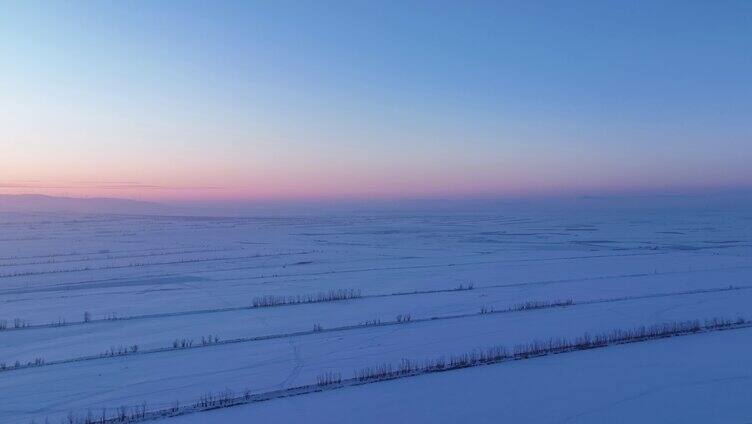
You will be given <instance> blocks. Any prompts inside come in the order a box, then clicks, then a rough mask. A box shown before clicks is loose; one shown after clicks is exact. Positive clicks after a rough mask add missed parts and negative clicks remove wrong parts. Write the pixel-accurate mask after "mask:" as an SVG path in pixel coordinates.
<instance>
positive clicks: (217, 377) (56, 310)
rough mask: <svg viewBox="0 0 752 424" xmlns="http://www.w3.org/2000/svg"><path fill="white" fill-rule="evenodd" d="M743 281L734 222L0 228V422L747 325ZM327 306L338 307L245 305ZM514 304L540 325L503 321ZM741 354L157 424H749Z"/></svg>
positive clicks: (560, 216) (548, 372)
mask: <svg viewBox="0 0 752 424" xmlns="http://www.w3.org/2000/svg"><path fill="white" fill-rule="evenodd" d="M750 277H752V213H745V212H744V211H741V212H739V211H737V212H728V211H724V210H720V211H717V210H716V211H706V210H691V211H690V210H686V211H684V210H680V211H674V212H673V213H670V214H669V213H665V211H659V212H655V213H650V212H645V211H634V210H629V211H620V212H614V211H611V212H608V213H606V212H593V211H587V212H583V211H578V212H572V211H567V212H566V213H564V212H561V213H557V212H556V211H553V212H552V211H548V212H546V213H543V212H540V213H536V214H524V213H512V212H510V213H473V214H470V213H447V214H439V213H429V214H425V213H421V214H417V213H413V214H411V213H403V214H396V213H394V214H386V213H380V214H366V213H359V214H348V215H345V214H332V215H310V216H297V217H241V218H238V217H190V216H139V215H101V214H81V213H78V214H70V213H54V214H52V213H12V212H6V213H0V328H2V330H0V393H2V397H0V422H2V423H9V424H11V423H12V424H15V423H23V424H27V423H30V422H32V420H35V421H36V422H38V423H41V422H44V420H45V419H49V420H50V422H52V423H57V422H60V421H61V420H65V419H67V417H68V416H69V415H70V414H74V415H76V416H78V417H85V416H86V414H87V413H89V411H93V412H92V413H93V414H94V415H95V416H96V415H97V414H101V411H102V410H105V411H111V412H110V413H114V411H115V410H116V409H117V408H119V407H121V406H127V407H129V408H136V407H139V406H141V405H144V403H145V404H146V407H147V408H149V409H150V410H152V409H162V408H170V406H171V405H175V404H176V403H179V404H183V405H184V404H190V403H191V402H195V401H196V400H197V399H199V398H200V397H201V396H203V395H205V394H207V393H209V392H213V393H217V392H220V391H226V390H231V391H233V392H234V393H243V392H249V393H265V392H269V391H274V390H280V389H286V388H294V387H297V386H304V385H309V384H315V383H316V381H317V378H318V376H320V375H321V374H322V373H324V372H327V371H329V372H335V373H340V374H341V375H342V377H343V378H349V377H352V376H353V375H354V373H355V372H356V371H357V370H358V369H361V368H363V367H368V366H374V365H380V364H399V363H400V361H401V360H402V359H405V358H406V359H411V360H416V361H420V360H424V359H429V358H436V357H439V356H443V355H447V356H448V355H453V354H461V353H464V352H468V351H471V350H473V349H476V348H483V347H488V346H494V345H505V346H514V345H516V344H520V343H525V342H528V341H532V340H536V339H538V340H544V339H548V338H558V337H576V336H578V335H581V334H583V333H599V332H608V331H610V330H612V329H620V328H632V327H635V326H640V325H651V324H659V323H665V322H672V321H680V320H694V319H699V320H705V319H709V318H713V317H724V318H729V319H736V318H738V317H742V318H745V319H752V313H750V308H749V305H750V304H751V302H752V278H750ZM336 290H341V291H344V292H347V293H354V295H353V296H349V297H350V298H348V299H344V300H336V299H332V300H329V301H321V302H313V303H305V304H293V305H278V306H271V307H258V306H256V307H255V306H254V302H258V300H259V298H260V297H262V296H275V299H287V298H288V297H291V298H297V297H298V296H306V295H312V296H313V297H314V298H315V297H317V296H319V293H323V295H322V296H323V297H324V298H326V294H327V293H330V292H331V291H336ZM324 300H326V299H324ZM532 301H535V302H542V303H541V304H542V305H549V306H551V307H540V308H533V309H525V308H521V307H520V306H521V305H524V304H525V303H526V302H532ZM551 303H553V304H554V305H550V304H551ZM406 316H409V318H408V319H405V317H406ZM751 335H752V330H749V329H734V330H728V331H720V332H714V333H712V334H710V333H708V334H697V335H689V336H686V337H679V338H671V339H665V340H654V341H645V342H641V343H635V344H630V345H620V346H613V347H606V348H603V349H597V350H592V351H583V352H571V353H566V354H561V355H554V356H552V357H544V358H533V359H529V360H525V361H517V362H514V363H501V364H495V365H487V366H481V367H476V368H468V369H461V370H454V371H450V372H443V373H439V374H430V375H422V376H417V377H411V378H405V379H400V380H396V381H387V382H378V383H373V384H368V385H363V386H358V387H347V388H342V389H336V390H327V391H324V392H322V393H312V394H306V395H301V396H297V397H294V398H287V399H277V400H269V401H265V402H260V403H254V404H249V405H243V406H237V407H232V408H225V409H220V410H215V411H210V412H199V413H194V414H190V415H185V416H181V417H174V418H169V419H168V421H167V422H171V421H174V422H175V423H186V424H187V423H199V422H201V423H224V422H250V421H259V422H303V421H307V422H352V421H356V420H357V421H363V422H411V423H415V422H457V421H459V420H460V419H462V420H465V419H471V420H473V421H477V422H498V421H504V420H512V421H524V422H546V423H548V422H552V423H553V422H606V421H608V422H635V421H642V422H672V421H673V422H684V423H686V422H708V421H716V420H715V419H713V417H717V418H718V420H720V421H727V422H728V421H730V422H748V421H752V407H750V406H749V405H747V403H746V402H745V401H744V399H748V398H749V396H750V395H751V394H752V384H750V380H749V370H750V369H752V359H750V358H752V356H750V355H749V353H752V352H750V349H752V336H751ZM202 338H203V340H204V342H202ZM207 340H211V341H209V342H207ZM3 364H5V365H4V366H5V368H3ZM17 364H18V366H17ZM26 364H30V365H29V366H27V365H26ZM714 414H715V415H714Z"/></svg>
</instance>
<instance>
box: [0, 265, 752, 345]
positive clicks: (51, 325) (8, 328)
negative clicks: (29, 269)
mask: <svg viewBox="0 0 752 424" xmlns="http://www.w3.org/2000/svg"><path fill="white" fill-rule="evenodd" d="M651 275H652V274H651ZM500 287H508V286H506V285H496V286H483V287H477V288H476V287H474V286H473V285H472V284H469V285H462V284H460V285H459V286H457V287H455V288H450V289H436V290H424V291H412V292H397V293H387V294H370V295H369V294H365V295H359V296H357V297H353V298H351V299H372V298H383V297H392V296H412V295H424V294H437V293H450V292H457V291H466V290H484V289H494V288H500ZM750 289H752V285H750V286H731V285H730V286H726V287H716V288H710V289H696V290H687V291H679V292H664V293H654V294H646V295H635V296H622V297H616V298H606V299H594V300H585V301H581V302H576V304H578V305H586V304H594V303H609V302H620V301H625V300H639V299H651V298H659V297H671V296H684V295H693V294H703V293H719V292H726V291H737V290H750ZM342 290H345V291H349V290H354V289H342ZM335 291H336V290H335ZM356 291H357V290H356ZM357 292H358V293H360V292H359V291H357ZM305 296H311V295H303V296H302V297H305ZM313 296H318V294H316V295H313ZM294 297H295V298H297V297H298V296H294ZM331 301H332V302H336V301H338V299H333V300H331ZM322 302H324V301H322ZM311 303H314V302H311ZM300 304H306V302H302V303H283V304H277V305H273V306H295V305H300ZM559 306H566V305H559ZM258 308H261V306H253V305H250V306H234V307H229V308H216V309H196V310H192V311H179V312H165V313H158V314H144V315H132V316H125V317H118V316H116V315H115V313H114V312H111V313H107V314H105V315H104V316H103V317H102V318H99V319H93V318H91V316H89V320H88V321H86V317H84V320H83V321H71V322H65V321H64V320H58V321H55V322H52V323H48V324H30V323H29V322H28V321H24V320H20V319H18V318H16V319H14V322H15V321H16V320H19V321H20V322H22V323H23V325H22V326H20V327H15V326H10V325H8V323H7V322H6V323H5V327H3V326H2V323H3V322H5V321H0V331H4V330H5V331H12V330H35V329H42V328H54V327H68V326H74V325H86V324H90V323H104V322H109V321H130V320H139V319H158V318H168V317H176V316H188V315H203V314H213V313H222V312H237V311H244V310H250V309H258ZM489 309H490V308H489ZM533 309H535V308H533ZM505 311H506V310H505ZM487 312H488V311H487ZM492 312H500V311H492Z"/></svg>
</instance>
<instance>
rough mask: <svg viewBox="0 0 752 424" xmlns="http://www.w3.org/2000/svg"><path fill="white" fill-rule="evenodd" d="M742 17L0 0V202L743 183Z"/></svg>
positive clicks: (690, 5)
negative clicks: (12, 197)
mask: <svg viewBox="0 0 752 424" xmlns="http://www.w3.org/2000/svg"><path fill="white" fill-rule="evenodd" d="M750 44H752V2H745V1H739V2H732V1H719V2H688V1H683V2H670V1H660V2H621V1H620V2H609V1H598V2H596V1H592V2H501V1H497V2H459V1H454V2H436V1H432V2H428V1H426V2H355V1H351V2H313V1H312V2H305V1H295V2H285V1H275V2H167V1H155V2H75V1H74V2H9V1H3V2H0V53H2V54H1V55H0V65H1V66H2V71H0V72H2V74H0V75H2V78H1V79H0V90H1V91H2V92H3V93H5V94H4V95H3V96H2V97H1V98H0V112H2V113H1V115H2V116H3V117H4V118H0V124H2V127H3V128H4V129H0V140H1V141H0V155H1V156H3V157H5V158H6V160H7V163H6V164H4V166H3V167H2V168H0V190H4V191H5V192H40V193H50V194H66V195H84V196H87V195H113V196H118V195H122V196H126V197H136V198H148V199H162V198H168V199H169V198H180V199H212V198H217V199H225V200H226V199H242V200H248V199H262V198H263V199H266V198H306V199H309V198H322V197H323V198H340V197H341V198H352V197H357V198H400V197H447V196H449V197H452V196H460V197H463V196H464V197H478V196H480V197H489V196H490V197H514V196H528V195H551V194H562V193H565V194H577V195H579V194H592V193H597V194H599V193H612V192H613V193H621V192H673V191H677V190H715V189H728V188H749V187H751V186H752V167H750V166H749V165H748V162H749V160H750V159H751V158H752V124H751V123H750V119H749V111H750V110H752V53H750V52H751V50H750Z"/></svg>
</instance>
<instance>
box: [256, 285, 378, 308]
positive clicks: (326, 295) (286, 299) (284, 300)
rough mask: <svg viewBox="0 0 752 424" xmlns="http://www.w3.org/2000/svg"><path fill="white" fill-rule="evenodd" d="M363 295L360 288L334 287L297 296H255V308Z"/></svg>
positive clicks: (335, 299)
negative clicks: (326, 290)
mask: <svg viewBox="0 0 752 424" xmlns="http://www.w3.org/2000/svg"><path fill="white" fill-rule="evenodd" d="M361 297H363V296H362V295H361V293H360V290H359V289H332V290H329V291H328V292H319V293H315V294H303V295H300V294H299V295H295V296H275V295H266V296H257V297H254V298H253V301H252V302H251V306H252V307H253V308H268V307H272V306H284V305H300V304H306V303H321V302H335V301H339V300H350V299H360V298H361Z"/></svg>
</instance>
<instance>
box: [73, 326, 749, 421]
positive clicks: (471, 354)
mask: <svg viewBox="0 0 752 424" xmlns="http://www.w3.org/2000/svg"><path fill="white" fill-rule="evenodd" d="M750 327H752V322H750V321H747V320H745V319H744V318H737V319H735V320H730V319H724V318H711V319H708V320H705V321H704V322H701V321H700V320H689V321H677V322H668V323H663V324H655V325H649V326H644V325H643V326H639V327H634V328H629V329H615V330H612V331H609V332H604V333H598V334H593V335H591V334H588V333H585V334H582V335H580V336H578V337H574V338H564V337H562V338H551V339H548V340H533V341H531V342H528V343H523V344H518V345H515V346H513V347H511V348H508V347H506V346H491V347H487V348H482V349H474V350H471V351H468V352H465V353H461V354H453V355H449V356H442V357H438V358H433V359H427V360H424V361H422V362H420V361H415V360H411V359H403V360H402V361H401V362H400V363H399V365H392V364H391V363H386V364H381V365H376V366H371V367H364V368H361V369H358V370H356V371H355V372H354V375H353V377H351V378H347V379H343V378H342V376H341V374H340V373H339V372H337V371H325V372H322V373H321V374H319V375H318V376H317V377H316V382H315V383H314V384H309V385H304V386H298V387H291V388H287V389H280V390H273V391H269V392H262V393H252V392H251V391H249V390H246V391H245V392H244V393H243V394H242V395H240V396H238V395H235V393H234V392H233V391H231V390H229V389H228V390H225V391H224V392H220V393H219V394H217V395H214V394H212V393H209V394H207V395H204V396H201V397H200V398H199V399H198V400H197V401H195V402H193V403H190V404H187V405H185V406H180V404H179V403H178V402H175V403H174V404H173V406H171V407H167V408H155V409H152V410H148V409H147V408H146V404H145V403H142V404H141V405H138V406H134V407H125V406H121V407H120V408H118V409H116V410H115V411H116V412H115V413H114V414H110V415H108V414H107V410H106V409H104V410H103V411H102V414H101V416H99V417H98V418H92V414H91V413H88V414H87V416H85V417H77V416H76V415H75V414H73V413H69V414H68V417H67V418H66V419H64V420H63V421H62V423H68V424H124V423H137V422H144V421H151V420H157V419H163V418H169V417H175V416H180V415H187V414H192V413H197V412H202V411H208V410H213V409H218V408H226V407H232V406H238V405H244V404H252V403H258V402H264V401H268V400H273V399H279V398H284V397H291V396H301V395H306V394H311V393H315V392H320V391H323V390H333V389H339V388H343V387H353V386H360V385H363V384H372V383H378V382H382V381H388V380H394V379H399V378H409V377H416V376H420V375H425V374H431V373H437V372H445V371H451V370H459V369H463V368H470V367H476V366H482V365H492V364H499V363H504V362H511V361H519V360H526V359H533V358H538V357H543V356H547V355H554V354H562V353H569V352H577V351H582V350H590V349H599V348H605V347H608V346H614V345H620V344H627V343H640V342H646V341H651V340H658V339H663V338H668V337H677V336H688V335H692V334H700V333H708V332H713V331H721V330H732V329H741V328H750Z"/></svg>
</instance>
